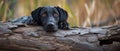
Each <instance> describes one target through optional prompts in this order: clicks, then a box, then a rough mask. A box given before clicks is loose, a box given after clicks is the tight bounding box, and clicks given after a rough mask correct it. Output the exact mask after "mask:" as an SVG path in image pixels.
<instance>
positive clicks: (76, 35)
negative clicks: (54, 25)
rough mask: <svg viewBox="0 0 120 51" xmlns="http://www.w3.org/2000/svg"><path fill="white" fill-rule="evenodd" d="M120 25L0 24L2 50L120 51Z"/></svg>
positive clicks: (0, 45)
mask: <svg viewBox="0 0 120 51" xmlns="http://www.w3.org/2000/svg"><path fill="white" fill-rule="evenodd" d="M119 34H120V25H115V26H106V27H105V26H104V27H93V28H91V27H89V28H71V29H70V30H58V31H57V32H45V31H44V30H43V29H42V27H40V26H28V25H24V24H13V23H0V51H120V43H119V42H120V35H119Z"/></svg>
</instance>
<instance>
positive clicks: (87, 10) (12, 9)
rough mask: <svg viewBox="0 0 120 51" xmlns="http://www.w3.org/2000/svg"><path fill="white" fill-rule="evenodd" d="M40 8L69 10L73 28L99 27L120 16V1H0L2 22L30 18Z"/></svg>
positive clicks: (0, 18) (69, 20)
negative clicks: (49, 7)
mask: <svg viewBox="0 0 120 51" xmlns="http://www.w3.org/2000/svg"><path fill="white" fill-rule="evenodd" d="M40 6H59V7H62V8H63V9H65V10H67V12H68V14H69V19H68V22H69V23H70V25H71V26H81V27H86V26H91V25H92V24H96V25H97V24H99V23H98V22H101V20H105V19H107V18H110V17H114V18H116V17H117V16H120V0H0V20H1V21H2V22H5V21H6V20H9V19H13V18H18V17H21V16H29V15H30V14H31V11H32V10H34V9H36V8H38V7H40ZM112 24H113V23H112Z"/></svg>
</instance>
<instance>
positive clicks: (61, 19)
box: [11, 6, 69, 32]
mask: <svg viewBox="0 0 120 51" xmlns="http://www.w3.org/2000/svg"><path fill="white" fill-rule="evenodd" d="M31 15H32V16H24V17H21V18H19V19H16V20H13V21H11V22H13V23H24V24H28V25H40V26H43V28H44V29H45V31H49V32H54V31H57V29H58V28H59V29H69V25H68V22H67V18H68V14H67V12H66V11H65V10H63V9H62V8H60V7H54V6H46V7H39V8H37V9H35V10H33V11H32V13H31Z"/></svg>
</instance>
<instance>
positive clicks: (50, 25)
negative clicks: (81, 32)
mask: <svg viewBox="0 0 120 51" xmlns="http://www.w3.org/2000/svg"><path fill="white" fill-rule="evenodd" d="M57 29H58V28H57V25H56V24H55V23H53V22H49V23H47V24H46V26H45V30H46V31H47V32H55V31H57Z"/></svg>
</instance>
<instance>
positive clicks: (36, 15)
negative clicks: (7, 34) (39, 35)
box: [31, 7, 43, 24]
mask: <svg viewBox="0 0 120 51" xmlns="http://www.w3.org/2000/svg"><path fill="white" fill-rule="evenodd" d="M42 8H43V7H39V8H37V9H35V10H33V11H32V12H31V16H32V18H33V20H34V21H36V22H37V24H41V18H40V15H39V14H40V11H41V9H42Z"/></svg>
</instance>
